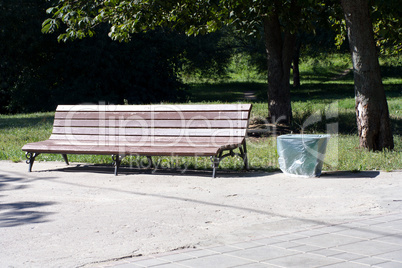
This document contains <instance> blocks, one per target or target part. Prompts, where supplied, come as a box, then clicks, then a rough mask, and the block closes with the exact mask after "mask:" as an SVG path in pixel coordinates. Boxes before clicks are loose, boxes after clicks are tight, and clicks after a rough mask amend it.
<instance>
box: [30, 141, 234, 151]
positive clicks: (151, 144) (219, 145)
mask: <svg viewBox="0 0 402 268" xmlns="http://www.w3.org/2000/svg"><path fill="white" fill-rule="evenodd" d="M238 144H239V143H238V142H231V143H230V142H225V143H223V142H221V143H217V142H214V143H206V142H203V143H200V142H198V143H191V142H173V141H172V142H170V143H166V142H160V141H159V142H157V141H156V142H155V141H139V142H127V141H113V140H105V141H74V140H46V141H42V142H39V143H28V144H26V145H25V146H24V147H23V148H24V149H25V150H30V149H35V148H39V146H47V147H49V148H50V147H56V146H60V147H63V146H77V147H79V146H98V147H102V146H120V147H144V146H145V147H169V148H172V147H176V146H177V147H188V148H193V149H198V148H202V147H217V148H223V147H224V148H236V147H237V146H238Z"/></svg>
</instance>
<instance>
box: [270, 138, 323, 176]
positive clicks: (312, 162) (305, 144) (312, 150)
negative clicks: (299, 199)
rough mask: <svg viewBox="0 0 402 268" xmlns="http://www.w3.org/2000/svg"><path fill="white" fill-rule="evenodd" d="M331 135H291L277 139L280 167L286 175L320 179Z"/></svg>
mask: <svg viewBox="0 0 402 268" xmlns="http://www.w3.org/2000/svg"><path fill="white" fill-rule="evenodd" d="M329 138H330V135H312V134H289V135H281V136H278V137H277V149H278V155H279V159H278V161H279V167H280V169H281V170H282V171H283V173H285V174H290V175H297V176H302V177H318V176H320V175H321V169H322V164H323V161H324V157H325V151H326V148H327V143H328V140H329Z"/></svg>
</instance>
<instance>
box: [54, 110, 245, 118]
mask: <svg viewBox="0 0 402 268" xmlns="http://www.w3.org/2000/svg"><path fill="white" fill-rule="evenodd" d="M248 117H249V112H248V111H227V112H217V111H213V112H207V111H203V112H169V111H167V112H152V113H151V112H105V113H99V112H83V111H81V112H80V111H73V112H56V114H55V119H68V120H72V119H88V120H188V119H189V120H248Z"/></svg>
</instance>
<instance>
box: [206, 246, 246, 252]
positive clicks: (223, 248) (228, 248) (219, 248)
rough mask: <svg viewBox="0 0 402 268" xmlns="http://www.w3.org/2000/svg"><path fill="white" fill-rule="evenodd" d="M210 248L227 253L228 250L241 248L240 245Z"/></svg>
mask: <svg viewBox="0 0 402 268" xmlns="http://www.w3.org/2000/svg"><path fill="white" fill-rule="evenodd" d="M208 250H210V251H214V252H217V253H226V252H232V251H237V250H240V249H239V248H238V247H233V246H219V247H213V248H208Z"/></svg>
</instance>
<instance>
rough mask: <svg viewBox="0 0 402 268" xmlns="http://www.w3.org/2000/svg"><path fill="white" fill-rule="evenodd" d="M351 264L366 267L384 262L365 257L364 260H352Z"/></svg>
mask: <svg viewBox="0 0 402 268" xmlns="http://www.w3.org/2000/svg"><path fill="white" fill-rule="evenodd" d="M353 262H355V263H361V264H367V265H376V264H380V263H384V262H386V261H385V260H384V259H379V258H376V257H365V258H361V259H357V260H354V261H353Z"/></svg>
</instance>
